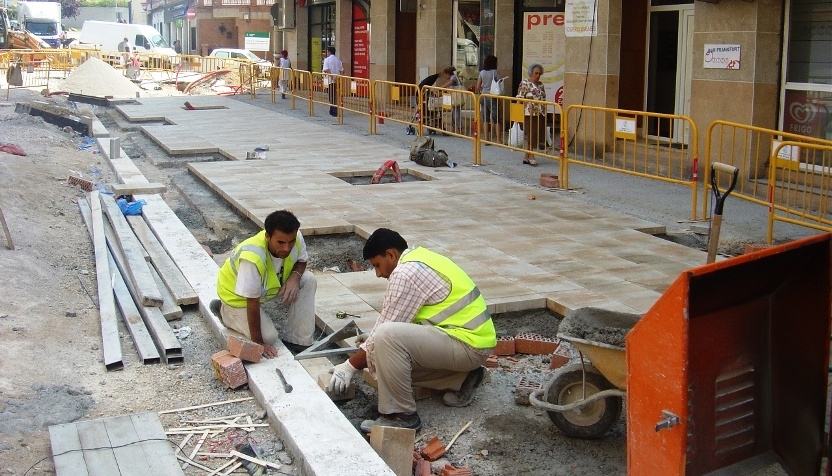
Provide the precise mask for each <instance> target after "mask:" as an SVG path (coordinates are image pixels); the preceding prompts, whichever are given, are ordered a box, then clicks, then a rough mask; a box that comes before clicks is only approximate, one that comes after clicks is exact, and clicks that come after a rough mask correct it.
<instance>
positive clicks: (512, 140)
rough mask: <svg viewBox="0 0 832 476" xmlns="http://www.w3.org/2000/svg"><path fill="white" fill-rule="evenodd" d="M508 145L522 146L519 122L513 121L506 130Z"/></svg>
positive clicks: (521, 132) (521, 131)
mask: <svg viewBox="0 0 832 476" xmlns="http://www.w3.org/2000/svg"><path fill="white" fill-rule="evenodd" d="M508 145H509V147H518V148H519V147H523V129H521V128H520V123H519V122H515V123H513V124H512V125H511V129H509V130H508Z"/></svg>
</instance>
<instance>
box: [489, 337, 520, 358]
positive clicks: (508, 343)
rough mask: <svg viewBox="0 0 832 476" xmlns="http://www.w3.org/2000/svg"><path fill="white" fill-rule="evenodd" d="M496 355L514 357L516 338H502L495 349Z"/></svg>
mask: <svg viewBox="0 0 832 476" xmlns="http://www.w3.org/2000/svg"><path fill="white" fill-rule="evenodd" d="M492 352H494V355H514V352H515V351H514V337H500V338H499V339H497V345H496V346H495V347H494V350H493V351H492Z"/></svg>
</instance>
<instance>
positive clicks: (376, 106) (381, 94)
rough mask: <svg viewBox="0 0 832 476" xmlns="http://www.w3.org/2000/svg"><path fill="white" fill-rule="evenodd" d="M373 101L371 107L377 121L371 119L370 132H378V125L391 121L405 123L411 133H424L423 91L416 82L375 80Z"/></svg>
mask: <svg viewBox="0 0 832 476" xmlns="http://www.w3.org/2000/svg"><path fill="white" fill-rule="evenodd" d="M372 89H373V92H372V98H373V101H372V103H371V104H370V107H371V109H372V111H373V114H374V116H375V119H376V120H375V121H372V120H371V121H370V133H371V134H376V133H377V132H378V130H377V129H378V128H377V125H378V124H384V123H385V122H386V121H390V122H393V123H396V124H403V125H404V127H405V129H406V131H407V132H409V133H413V134H416V133H417V132H418V134H419V135H422V123H421V121H420V120H419V119H420V117H421V116H420V114H421V111H420V108H419V104H421V102H422V91H421V90H420V89H419V87H418V86H417V85H415V84H408V83H395V82H391V81H373V83H372Z"/></svg>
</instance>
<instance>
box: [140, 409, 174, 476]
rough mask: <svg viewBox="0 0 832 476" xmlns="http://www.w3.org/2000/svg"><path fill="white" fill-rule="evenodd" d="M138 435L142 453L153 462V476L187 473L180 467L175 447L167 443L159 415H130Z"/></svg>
mask: <svg viewBox="0 0 832 476" xmlns="http://www.w3.org/2000/svg"><path fill="white" fill-rule="evenodd" d="M130 419H131V420H133V427H134V428H135V429H136V434H137V435H138V436H139V439H141V440H143V441H142V451H144V454H145V456H146V457H147V460H148V461H150V462H151V465H152V466H153V471H152V472H150V473H148V474H152V475H153V476H180V475H184V474H185V473H183V472H182V468H180V467H179V463H178V462H177V461H176V457H175V456H174V455H173V447H172V446H171V444H170V442H169V441H167V436H165V429H164V428H162V422H160V421H159V415H157V414H156V413H153V412H146V413H134V414H132V415H130Z"/></svg>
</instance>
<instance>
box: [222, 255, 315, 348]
mask: <svg viewBox="0 0 832 476" xmlns="http://www.w3.org/2000/svg"><path fill="white" fill-rule="evenodd" d="M317 290H318V281H317V280H316V279H315V275H314V274H312V273H311V272H309V271H304V272H303V276H301V278H300V293H298V299H297V301H295V302H294V303H293V304H290V305H289V316H288V318H287V319H286V326H285V328H284V329H283V340H284V341H286V342H291V343H293V344H298V345H312V344H314V343H315V339H314V334H315V292H316V291H317ZM281 298H282V290H281V292H280V293H278V294H277V297H275V299H281ZM220 317H221V318H222V322H223V324H225V326H226V327H228V328H229V329H234V330H235V331H237V332H239V333H240V334H243V335H244V336H246V337H248V338H249V339H251V331H250V330H249V328H248V314H247V313H246V308H244V307H242V308H241V307H231V306H229V305H228V304H226V303H224V302H223V303H222V307H221V308H220ZM260 333H261V334H262V336H263V342H265V343H266V344H269V345H274V343H275V342H277V339H278V337H279V336H278V332H277V329H276V328H275V326H274V323H273V322H272V319H271V317H270V316H269V315H268V314H266V313H265V312H264V311H263V309H262V308H261V309H260Z"/></svg>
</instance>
